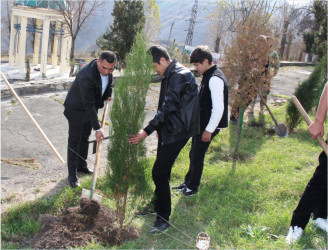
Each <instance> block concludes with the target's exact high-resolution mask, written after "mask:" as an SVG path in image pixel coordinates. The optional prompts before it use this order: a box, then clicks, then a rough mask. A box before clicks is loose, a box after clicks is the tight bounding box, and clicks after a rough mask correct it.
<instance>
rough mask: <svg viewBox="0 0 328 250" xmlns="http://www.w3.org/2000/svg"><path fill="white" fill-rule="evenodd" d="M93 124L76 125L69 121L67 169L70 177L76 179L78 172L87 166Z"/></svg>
mask: <svg viewBox="0 0 328 250" xmlns="http://www.w3.org/2000/svg"><path fill="white" fill-rule="evenodd" d="M91 130H92V125H91V122H86V123H84V124H76V123H74V122H72V121H68V148H67V167H68V175H69V176H70V177H72V178H76V170H77V169H81V168H83V167H85V166H86V165H87V162H86V159H87V157H88V150H89V136H90V134H91Z"/></svg>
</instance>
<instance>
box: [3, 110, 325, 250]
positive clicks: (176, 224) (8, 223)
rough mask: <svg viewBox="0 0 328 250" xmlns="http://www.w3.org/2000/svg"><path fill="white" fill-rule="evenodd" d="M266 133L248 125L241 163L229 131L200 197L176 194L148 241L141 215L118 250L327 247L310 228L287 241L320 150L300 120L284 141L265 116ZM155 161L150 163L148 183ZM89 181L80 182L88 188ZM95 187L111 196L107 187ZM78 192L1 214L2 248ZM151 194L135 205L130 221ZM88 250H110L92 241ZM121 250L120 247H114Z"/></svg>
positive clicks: (280, 116) (281, 114) (217, 146)
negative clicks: (206, 245) (200, 240)
mask: <svg viewBox="0 0 328 250" xmlns="http://www.w3.org/2000/svg"><path fill="white" fill-rule="evenodd" d="M271 108H272V111H273V113H274V115H275V118H276V119H277V120H278V121H279V122H283V121H284V120H285V109H286V105H283V106H280V107H271ZM265 120H266V125H265V128H257V129H255V128H253V127H249V126H247V125H245V126H244V127H243V130H242V139H241V143H240V147H239V152H240V159H239V160H238V161H234V160H233V158H232V156H233V152H234V148H235V141H236V126H230V127H229V128H227V129H224V130H223V131H221V132H220V133H219V135H217V136H216V138H215V139H214V141H213V142H212V144H211V146H210V148H209V150H208V153H207V155H206V158H205V167H204V173H203V177H202V181H201V186H200V190H199V192H198V194H197V195H196V196H192V197H183V196H182V195H181V194H179V193H175V192H172V215H171V218H170V222H171V224H172V226H171V227H170V228H169V230H168V231H167V233H165V234H161V235H150V234H148V231H149V230H150V228H151V226H152V225H153V223H154V220H155V216H154V215H149V216H147V217H137V218H135V219H133V221H132V224H133V225H134V226H135V227H137V228H138V229H139V231H140V237H139V239H137V240H136V241H130V242H125V243H123V244H122V245H121V246H119V248H121V249H128V248H129V249H135V248H144V249H171V248H172V249H195V248H196V247H195V245H196V238H197V235H198V233H200V232H206V233H207V234H208V235H209V236H210V237H211V241H210V246H211V248H213V249H214V248H215V249H219V248H224V249H227V248H228V249H231V248H239V249H255V248H261V249H263V248H265V249H285V248H293V249H303V248H306V249H309V248H312V249H313V248H321V249H323V248H327V234H325V233H324V232H322V231H320V230H319V229H317V228H315V227H314V226H313V225H312V224H311V223H309V224H308V226H307V227H306V229H305V231H304V233H303V237H302V238H301V240H300V241H299V242H298V243H297V244H295V245H292V246H288V245H287V244H286V243H285V237H286V235H287V232H288V228H289V223H290V220H291V216H292V212H293V210H294V209H295V208H296V205H297V203H298V201H299V198H300V196H301V194H302V192H303V190H304V188H305V185H306V184H307V182H308V181H309V179H310V178H311V176H312V174H313V172H314V169H315V167H316V166H317V157H318V155H319V153H320V152H321V148H320V146H319V144H318V143H317V142H316V141H313V140H312V139H311V137H310V135H309V134H308V132H307V125H306V124H305V123H304V122H302V124H300V125H299V126H298V127H297V128H296V130H295V131H294V132H293V133H291V134H289V136H288V137H286V138H279V137H278V136H276V135H272V134H270V133H268V129H269V128H271V127H273V125H274V124H273V122H272V120H271V118H270V116H269V115H268V114H267V115H266V116H265ZM189 149H190V142H189V143H188V144H187V146H186V147H185V148H184V149H183V151H182V152H181V153H180V155H179V158H178V159H177V161H176V163H175V165H174V167H173V170H172V175H171V186H175V185H178V184H180V183H181V182H183V180H184V175H185V174H186V172H187V170H188V165H189V156H188V154H189ZM153 161H154V158H150V159H149V162H150V164H149V166H150V167H149V181H150V182H152V180H151V176H150V173H151V166H152V163H153ZM90 182H91V177H84V179H82V186H83V187H85V188H88V187H90ZM98 183H99V185H100V187H98V189H100V190H102V191H104V193H106V194H109V193H110V191H106V188H105V187H104V183H105V181H104V180H103V179H100V180H99V181H98ZM80 194H81V189H76V190H72V189H70V188H66V189H64V190H63V191H62V192H61V193H60V194H58V195H57V196H56V197H53V198H51V199H49V198H48V199H47V198H44V199H41V200H38V201H36V202H34V203H28V204H22V205H20V206H18V207H13V208H12V209H11V210H10V211H9V212H8V213H7V214H4V215H2V218H1V226H2V231H1V235H2V243H1V244H2V248H20V247H19V245H17V243H12V240H13V239H17V238H19V237H22V236H24V237H30V236H31V235H33V234H34V233H36V232H38V230H39V229H40V226H41V225H40V222H39V221H40V220H39V216H40V214H44V213H48V214H55V213H57V212H59V211H60V209H61V208H63V207H69V206H79V199H80ZM150 198H151V197H150V196H149V197H146V198H145V199H140V200H139V201H137V204H135V205H133V206H132V205H130V209H129V214H128V219H127V220H126V221H127V222H128V221H129V218H130V219H131V218H132V217H133V214H134V212H135V211H136V209H137V207H141V206H142V205H144V204H145V203H147V202H148V201H149V200H150ZM102 205H106V206H109V207H111V208H112V209H114V203H113V200H112V199H111V198H110V197H109V198H105V200H104V201H103V203H102ZM88 248H89V249H99V248H111V247H109V246H102V245H100V244H97V243H92V244H90V246H89V247H88ZM113 248H117V247H113Z"/></svg>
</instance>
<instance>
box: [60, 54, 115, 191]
mask: <svg viewBox="0 0 328 250" xmlns="http://www.w3.org/2000/svg"><path fill="white" fill-rule="evenodd" d="M115 64H116V55H115V54H114V53H113V52H111V51H105V52H102V53H101V55H100V57H99V58H98V59H94V60H92V61H91V62H90V63H88V64H87V65H85V66H84V67H83V68H82V69H81V70H80V71H79V73H78V74H77V76H76V78H75V80H74V82H73V84H72V86H71V88H70V90H69V91H68V94H67V97H66V100H65V103H64V106H65V110H64V115H65V116H66V118H67V120H68V149H67V166H68V181H69V184H70V186H71V187H72V188H75V187H77V186H80V182H79V180H78V178H77V175H76V172H82V173H85V174H91V173H92V171H91V170H90V169H89V168H88V167H87V162H86V159H87V157H88V149H89V136H90V134H91V130H92V129H93V130H94V131H96V133H95V136H96V140H97V142H99V141H100V140H102V139H104V134H103V132H102V131H101V128H100V124H99V120H98V115H97V113H98V109H100V108H103V107H104V101H105V100H109V101H110V100H111V95H112V79H113V75H112V73H113V71H114V67H115Z"/></svg>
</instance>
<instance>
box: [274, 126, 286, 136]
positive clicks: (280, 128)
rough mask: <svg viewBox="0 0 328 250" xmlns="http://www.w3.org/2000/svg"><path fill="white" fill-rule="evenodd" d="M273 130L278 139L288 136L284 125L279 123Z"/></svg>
mask: <svg viewBox="0 0 328 250" xmlns="http://www.w3.org/2000/svg"><path fill="white" fill-rule="evenodd" d="M273 130H274V132H275V133H276V134H277V135H278V136H279V137H282V138H284V137H286V136H288V129H287V127H286V126H285V124H282V123H280V124H278V126H276V127H274V128H273Z"/></svg>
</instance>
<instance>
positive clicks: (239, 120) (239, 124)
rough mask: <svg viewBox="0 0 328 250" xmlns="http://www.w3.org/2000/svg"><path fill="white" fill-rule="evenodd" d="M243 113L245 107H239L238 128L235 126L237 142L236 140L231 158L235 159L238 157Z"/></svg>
mask: <svg viewBox="0 0 328 250" xmlns="http://www.w3.org/2000/svg"><path fill="white" fill-rule="evenodd" d="M244 113H245V108H239V116H238V121H237V124H238V128H237V142H236V147H235V153H234V156H233V158H234V159H235V160H237V159H238V158H239V143H240V137H241V130H242V128H243V120H244Z"/></svg>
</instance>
